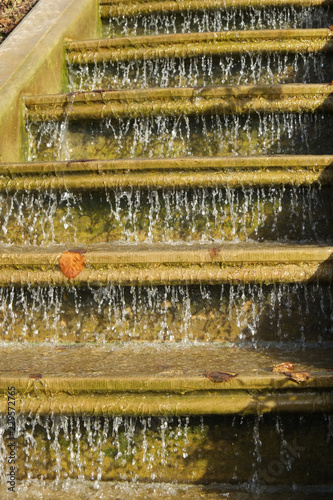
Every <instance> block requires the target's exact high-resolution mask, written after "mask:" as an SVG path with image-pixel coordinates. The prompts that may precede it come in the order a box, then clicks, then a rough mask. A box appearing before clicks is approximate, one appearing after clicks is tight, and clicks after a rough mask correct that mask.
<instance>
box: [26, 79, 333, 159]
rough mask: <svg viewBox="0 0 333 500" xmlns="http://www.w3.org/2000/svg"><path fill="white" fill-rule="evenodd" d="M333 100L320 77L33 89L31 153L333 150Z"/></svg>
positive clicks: (169, 154) (77, 156) (122, 154)
mask: <svg viewBox="0 0 333 500" xmlns="http://www.w3.org/2000/svg"><path fill="white" fill-rule="evenodd" d="M332 104H333V99H332V92H331V86H330V85H321V84H307V85H301V84H286V85H256V86H228V87H200V88H164V89H158V88H155V89H143V90H142V89H139V90H123V91H95V92H82V93H80V92H78V93H70V94H62V95H53V96H33V97H30V96H29V97H26V98H25V119H26V131H27V134H26V135H27V137H26V149H27V158H28V159H29V160H42V161H48V160H64V159H69V158H71V159H82V158H85V159H92V158H98V159H112V158H131V157H147V156H149V157H177V156H220V155H224V156H226V155H227V156H228V155H229V156H232V155H237V156H238V155H243V156H246V155H247V156H248V155H271V154H280V153H282V152H283V153H284V154H315V155H318V154H319V155H320V154H333V144H332V141H331V137H330V135H329V130H330V127H331V124H332V122H333V114H332V108H333V105H332ZM88 137H89V140H88Z"/></svg>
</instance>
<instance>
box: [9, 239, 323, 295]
mask: <svg viewBox="0 0 333 500" xmlns="http://www.w3.org/2000/svg"><path fill="white" fill-rule="evenodd" d="M66 250H70V251H71V252H83V255H84V260H85V262H84V267H83V270H82V271H81V272H80V273H79V274H78V275H77V276H76V278H74V279H69V278H67V277H66V276H65V275H64V274H63V273H62V272H61V270H60V266H59V259H60V257H61V255H62V254H63V253H64V252H65V251H66ZM332 255H333V248H332V247H331V246H316V245H313V246H310V245H283V244H281V245H269V244H242V245H232V244H229V245H228V244H224V245H219V246H218V245H213V246H212V245H170V246H168V245H141V246H140V245H134V246H133V245H128V246H126V245H121V244H120V245H108V244H104V245H103V244H101V245H95V246H90V247H89V246H88V247H86V248H84V249H82V247H81V249H80V248H79V249H68V248H67V249H66V248H64V247H63V246H57V247H47V248H43V247H16V248H15V247H2V248H1V251H0V283H1V284H2V285H24V284H30V285H35V286H36V285H47V284H48V285H68V286H72V285H73V284H74V283H75V284H91V285H93V284H100V285H102V284H106V283H112V284H122V285H130V286H134V285H150V284H155V285H166V284H167V285H173V284H174V285H176V284H183V283H187V284H219V283H234V284H236V283H275V282H278V283H295V282H307V283H310V282H321V281H322V282H324V283H325V282H329V281H331V280H332V277H333V259H332Z"/></svg>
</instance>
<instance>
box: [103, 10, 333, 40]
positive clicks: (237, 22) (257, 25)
mask: <svg viewBox="0 0 333 500" xmlns="http://www.w3.org/2000/svg"><path fill="white" fill-rule="evenodd" d="M330 23H331V17H330V11H329V10H328V9H325V8H320V7H306V8H297V9H296V8H294V7H292V6H284V7H282V8H281V7H280V8H279V7H271V8H266V9H258V8H253V7H248V8H244V9H223V8H221V9H218V10H215V11H204V12H202V11H184V12H181V13H179V14H174V13H158V14H150V15H136V16H133V17H125V16H122V17H120V18H110V19H103V35H104V36H105V37H115V36H135V35H158V34H163V33H192V32H196V31H198V32H205V31H224V30H258V29H288V28H289V29H292V28H294V29H295V28H323V27H327V26H329V25H330Z"/></svg>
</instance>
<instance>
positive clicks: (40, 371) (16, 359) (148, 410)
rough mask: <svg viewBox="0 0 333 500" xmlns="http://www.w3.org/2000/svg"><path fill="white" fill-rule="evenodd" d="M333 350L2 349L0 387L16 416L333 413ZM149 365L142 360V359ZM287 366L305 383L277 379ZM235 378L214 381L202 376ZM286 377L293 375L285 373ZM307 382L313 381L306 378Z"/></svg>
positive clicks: (3, 405)
mask: <svg viewBox="0 0 333 500" xmlns="http://www.w3.org/2000/svg"><path fill="white" fill-rule="evenodd" d="M331 356H332V349H331V348H330V347H326V349H324V350H322V349H321V348H317V349H315V348H310V349H308V350H307V349H303V350H297V349H296V350H295V348H294V347H293V346H291V347H290V348H289V349H288V348H287V349H284V350H281V349H274V348H271V349H269V350H260V349H259V350H254V349H251V348H247V349H246V348H244V347H243V348H237V347H235V346H234V347H226V346H223V345H222V346H218V345H217V346H210V345H208V344H191V343H188V344H179V345H175V344H173V345H170V344H169V345H166V344H154V345H152V344H142V345H130V344H121V343H120V344H118V345H116V346H111V345H104V346H102V347H101V346H100V345H98V344H97V345H96V344H94V343H93V344H90V345H89V344H83V345H81V346H78V345H77V344H72V345H70V344H67V345H62V344H58V345H55V346H52V347H51V346H49V345H48V346H46V345H43V344H41V345H38V344H34V345H30V346H29V345H21V346H18V345H15V346H14V345H12V344H8V345H4V346H3V347H2V355H1V364H0V366H1V368H0V370H1V371H0V388H1V398H0V401H1V403H0V404H1V406H0V408H1V412H3V413H5V411H6V408H7V405H8V402H7V392H8V387H11V386H14V387H15V392H16V403H15V409H16V412H17V413H18V414H22V413H26V414H29V413H30V412H32V413H38V414H53V415H57V414H60V415H68V414H71V415H91V414H95V415H142V416H144V415H146V416H147V415H150V416H167V415H175V416H176V415H209V414H236V413H242V414H247V413H255V414H258V413H266V412H273V413H276V412H281V411H282V412H297V411H302V412H304V413H305V412H313V411H332V410H333V391H332V388H333V375H332V374H331V372H330V371H329V369H330V362H331V359H332V357H331ZM143 360H144V361H143ZM283 361H288V362H291V363H293V364H294V368H295V371H296V372H306V373H307V374H305V375H306V376H305V379H304V380H301V381H300V380H296V381H294V380H292V379H291V378H290V376H287V375H285V374H281V373H273V372H272V369H273V366H274V365H276V364H278V363H280V362H283ZM215 371H221V372H224V371H226V372H231V373H233V374H237V376H235V377H231V378H229V379H228V380H223V381H217V382H214V381H211V380H210V379H209V378H207V376H206V375H205V372H208V375H209V374H210V372H215ZM286 371H287V372H289V371H290V370H288V369H287V370H286ZM307 377H308V378H307Z"/></svg>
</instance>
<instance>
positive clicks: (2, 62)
mask: <svg viewBox="0 0 333 500" xmlns="http://www.w3.org/2000/svg"><path fill="white" fill-rule="evenodd" d="M98 19H99V14H98V2H97V0H57V1H56V2H55V1H54V0H40V1H39V2H38V4H37V5H36V6H35V7H34V8H33V9H32V10H31V12H30V13H29V14H28V15H27V16H26V18H25V19H24V20H23V21H22V22H21V23H20V24H19V26H18V27H17V28H16V29H15V30H14V31H13V33H12V34H11V35H10V36H9V37H8V38H7V39H6V40H5V42H4V43H3V44H2V45H1V47H0V160H1V161H18V160H21V159H22V146H21V132H22V130H21V129H22V109H21V97H22V95H23V94H35V93H41V92H46V91H48V92H50V91H51V92H60V91H63V90H64V89H65V75H64V71H65V70H64V45H63V43H64V39H65V38H67V39H78V38H79V37H83V36H84V37H87V36H89V37H91V38H93V37H96V36H97V35H98Z"/></svg>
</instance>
